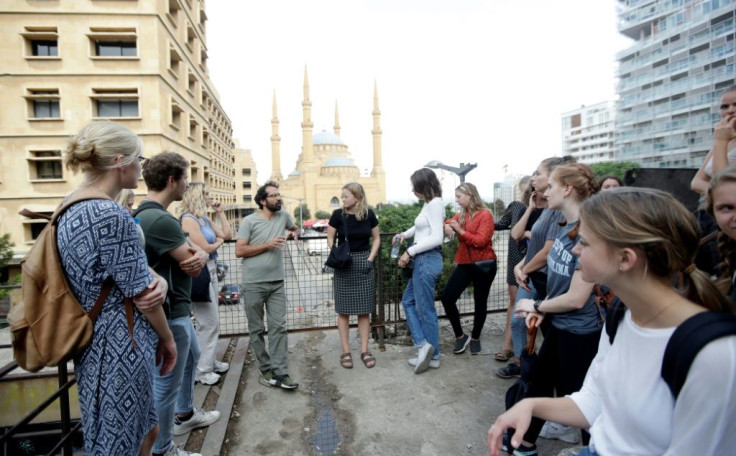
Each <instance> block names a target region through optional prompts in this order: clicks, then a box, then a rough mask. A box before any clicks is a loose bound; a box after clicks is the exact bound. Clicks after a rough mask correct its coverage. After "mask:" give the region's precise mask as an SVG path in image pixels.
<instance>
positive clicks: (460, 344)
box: [452, 334, 470, 355]
mask: <svg viewBox="0 0 736 456" xmlns="http://www.w3.org/2000/svg"><path fill="white" fill-rule="evenodd" d="M469 343H470V336H468V335H467V334H463V337H461V338H459V339H455V348H454V349H453V350H452V352H453V353H455V354H456V355H459V354H460V353H462V352H464V351H465V349H466V348H467V347H468V344H469Z"/></svg>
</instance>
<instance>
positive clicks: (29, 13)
mask: <svg viewBox="0 0 736 456" xmlns="http://www.w3.org/2000/svg"><path fill="white" fill-rule="evenodd" d="M206 24H207V16H206V14H205V10H204V2H203V1H202V0H116V1H109V0H107V1H102V0H57V1H32V0H28V1H22V0H17V1H12V2H4V8H3V11H1V12H0V55H2V62H3V71H2V73H3V75H2V76H0V80H2V84H0V100H2V101H0V103H2V109H0V233H10V234H11V236H12V240H13V242H14V243H15V245H16V254H22V253H23V252H24V251H26V250H28V247H29V246H30V244H32V243H33V240H34V239H35V237H36V236H37V235H38V233H39V232H40V228H41V227H42V226H43V224H39V223H38V222H32V221H30V220H27V219H25V218H24V217H21V216H19V215H18V211H19V210H20V209H21V208H28V209H30V210H33V211H37V212H51V211H53V209H54V208H55V207H56V205H57V204H58V203H59V201H60V200H61V198H62V197H63V196H64V195H66V194H67V193H69V192H70V191H71V190H72V189H73V188H74V187H76V186H77V185H78V184H79V182H80V177H78V176H74V175H73V174H72V173H71V172H69V171H67V170H66V169H63V167H62V164H61V156H60V155H61V150H63V148H64V146H65V143H66V141H67V139H68V138H69V137H70V136H71V135H73V134H75V133H76V132H77V131H79V129H80V128H81V127H82V126H84V125H85V124H86V123H88V122H89V121H91V120H95V119H110V120H113V121H116V122H119V123H121V124H123V125H125V126H127V127H129V128H130V129H132V130H133V131H135V132H136V133H138V134H139V135H140V137H141V138H142V140H143V143H144V152H143V153H144V155H145V156H147V157H150V156H153V155H155V154H157V153H159V152H161V151H174V152H178V153H180V154H182V155H183V156H185V157H186V158H187V159H188V160H189V162H190V164H191V170H190V178H191V180H193V181H205V182H207V183H208V184H209V185H210V188H211V193H212V195H213V196H214V197H215V199H216V200H218V201H220V202H222V203H223V204H224V205H225V207H226V209H227V210H228V212H229V213H230V214H229V215H230V217H231V219H232V218H233V217H234V216H236V214H237V208H236V204H238V203H240V201H237V200H236V179H235V177H236V165H235V150H234V149H235V146H234V142H233V139H232V125H231V122H230V120H229V118H228V117H227V115H226V114H225V112H224V110H223V108H222V106H221V105H220V101H219V99H218V95H217V92H216V91H215V88H214V86H213V84H212V82H211V81H210V78H209V75H208V70H207V46H206ZM251 161H252V160H251ZM238 171H240V170H238ZM145 191H146V188H145V184H144V183H143V182H142V181H141V185H140V186H139V188H138V189H137V190H136V195H138V200H140V198H141V196H142V195H144V194H145ZM173 209H174V208H172V210H173Z"/></svg>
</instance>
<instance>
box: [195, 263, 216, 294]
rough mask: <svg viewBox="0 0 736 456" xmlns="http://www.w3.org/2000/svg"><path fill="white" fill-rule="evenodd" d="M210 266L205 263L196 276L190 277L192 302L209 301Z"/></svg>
mask: <svg viewBox="0 0 736 456" xmlns="http://www.w3.org/2000/svg"><path fill="white" fill-rule="evenodd" d="M211 281H212V277H211V276H210V268H208V267H207V265H206V264H205V265H204V267H203V268H202V270H201V271H200V272H199V275H198V276H197V277H193V278H192V296H191V300H192V301H193V302H211V300H210V282H211Z"/></svg>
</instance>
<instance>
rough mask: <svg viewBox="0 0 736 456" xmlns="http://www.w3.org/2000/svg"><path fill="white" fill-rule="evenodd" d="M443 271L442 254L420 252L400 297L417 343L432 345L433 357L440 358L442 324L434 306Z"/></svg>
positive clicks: (407, 321)
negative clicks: (438, 281)
mask: <svg viewBox="0 0 736 456" xmlns="http://www.w3.org/2000/svg"><path fill="white" fill-rule="evenodd" d="M440 274H442V254H441V253H440V252H439V251H437V250H434V249H433V250H430V251H428V252H422V253H420V254H419V255H417V256H416V258H415V259H414V272H413V273H412V276H411V279H409V283H408V284H407V285H406V290H404V296H403V297H402V298H401V303H402V304H403V306H404V312H405V313H406V323H407V324H408V325H409V331H410V332H411V337H412V339H414V345H415V346H416V347H421V346H422V345H424V343H425V342H429V343H430V344H432V346H433V347H434V355H433V356H432V359H440V326H439V322H438V321H437V309H436V308H435V307H434V289H435V285H436V284H437V279H439V277H440Z"/></svg>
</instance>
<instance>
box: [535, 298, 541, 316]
mask: <svg viewBox="0 0 736 456" xmlns="http://www.w3.org/2000/svg"><path fill="white" fill-rule="evenodd" d="M541 304H542V300H541V299H538V300H536V301H534V310H535V311H536V312H537V313H542V311H541V310H539V306H540V305H541Z"/></svg>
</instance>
